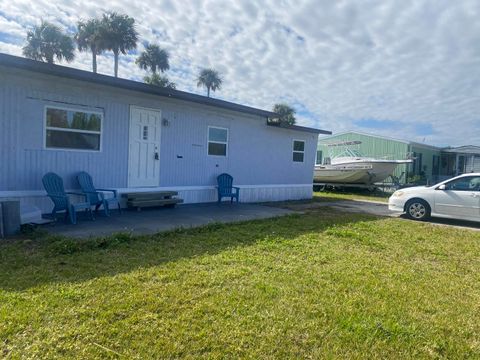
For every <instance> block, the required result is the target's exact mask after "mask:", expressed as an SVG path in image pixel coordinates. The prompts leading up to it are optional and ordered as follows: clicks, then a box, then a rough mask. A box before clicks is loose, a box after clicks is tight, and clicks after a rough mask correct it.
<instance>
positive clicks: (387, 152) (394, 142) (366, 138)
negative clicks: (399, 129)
mask: <svg viewBox="0 0 480 360" xmlns="http://www.w3.org/2000/svg"><path fill="white" fill-rule="evenodd" d="M344 141H358V142H361V143H360V144H358V145H355V149H356V150H358V151H359V152H360V153H361V154H362V155H364V156H367V157H373V158H376V159H391V160H393V159H395V160H404V159H412V163H410V164H402V165H399V166H398V167H397V169H396V170H395V173H394V174H393V175H394V176H396V177H397V178H399V179H400V183H403V184H405V183H406V182H407V179H408V180H410V181H413V182H422V181H425V182H427V183H434V182H436V181H438V176H439V174H440V155H441V149H440V148H438V147H435V146H431V145H427V144H422V143H416V142H412V141H405V140H399V139H394V138H389V137H384V136H378V135H373V134H366V133H361V132H354V131H350V132H345V133H339V134H336V135H332V136H328V137H323V138H320V139H319V143H318V148H317V164H323V163H325V158H327V157H334V156H335V154H334V153H332V147H329V146H328V144H329V143H338V142H344ZM387 181H389V180H387Z"/></svg>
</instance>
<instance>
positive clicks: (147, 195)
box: [122, 191, 183, 211]
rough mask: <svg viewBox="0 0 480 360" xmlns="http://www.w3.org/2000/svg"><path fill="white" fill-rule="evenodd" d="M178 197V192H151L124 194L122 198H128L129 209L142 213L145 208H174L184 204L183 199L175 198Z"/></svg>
mask: <svg viewBox="0 0 480 360" xmlns="http://www.w3.org/2000/svg"><path fill="white" fill-rule="evenodd" d="M176 195H178V192H176V191H151V192H130V193H124V194H122V197H124V198H127V206H128V207H129V208H136V209H137V211H140V210H141V208H143V207H158V206H166V207H174V206H175V205H177V204H181V203H183V199H179V198H174V196H176Z"/></svg>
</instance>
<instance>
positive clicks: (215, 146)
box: [208, 126, 228, 156]
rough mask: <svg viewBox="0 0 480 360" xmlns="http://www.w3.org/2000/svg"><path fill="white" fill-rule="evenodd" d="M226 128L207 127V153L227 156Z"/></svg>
mask: <svg viewBox="0 0 480 360" xmlns="http://www.w3.org/2000/svg"><path fill="white" fill-rule="evenodd" d="M227 145H228V129H225V128H219V127H213V126H209V127H208V155H213V156H227Z"/></svg>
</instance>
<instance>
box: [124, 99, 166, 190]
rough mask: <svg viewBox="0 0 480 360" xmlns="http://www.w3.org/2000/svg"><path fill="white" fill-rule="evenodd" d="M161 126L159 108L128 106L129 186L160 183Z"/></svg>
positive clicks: (156, 184) (157, 184)
mask: <svg viewBox="0 0 480 360" xmlns="http://www.w3.org/2000/svg"><path fill="white" fill-rule="evenodd" d="M161 127H162V114H161V112H160V111H159V110H152V109H145V108H140V107H135V106H132V107H130V141H129V145H128V146H129V150H128V186H129V187H141V186H159V185H160V131H161Z"/></svg>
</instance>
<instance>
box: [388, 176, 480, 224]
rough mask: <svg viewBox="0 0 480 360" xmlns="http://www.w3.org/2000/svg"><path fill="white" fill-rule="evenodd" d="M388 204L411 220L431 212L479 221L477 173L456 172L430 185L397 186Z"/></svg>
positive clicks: (423, 217) (479, 178)
mask: <svg viewBox="0 0 480 360" xmlns="http://www.w3.org/2000/svg"><path fill="white" fill-rule="evenodd" d="M388 208H389V209H390V210H392V211H400V212H404V213H406V215H407V216H408V217H409V218H410V219H414V220H426V219H428V218H429V217H430V216H435V217H442V218H448V219H461V220H470V221H480V173H471V174H464V175H460V176H457V177H454V178H452V179H449V180H446V181H443V182H441V183H438V184H436V185H433V186H415V187H411V188H405V189H401V190H397V191H395V192H394V193H393V194H392V196H391V197H390V199H389V200H388Z"/></svg>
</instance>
